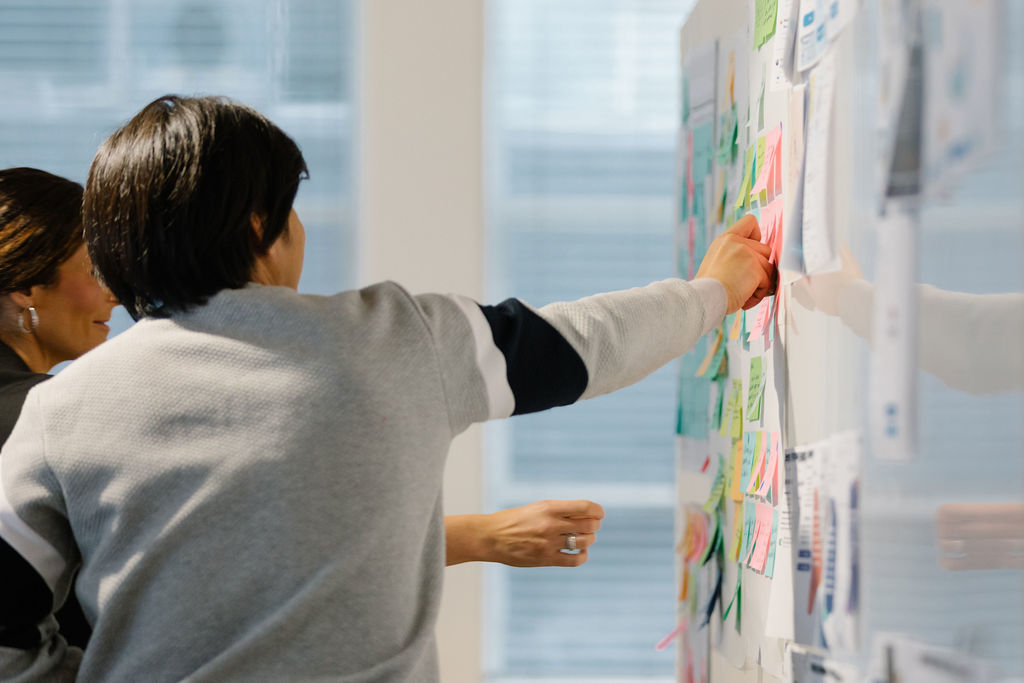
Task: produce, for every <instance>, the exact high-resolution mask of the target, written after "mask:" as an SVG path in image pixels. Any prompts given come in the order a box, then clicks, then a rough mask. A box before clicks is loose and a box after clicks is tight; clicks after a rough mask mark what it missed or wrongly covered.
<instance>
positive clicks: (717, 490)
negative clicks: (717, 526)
mask: <svg viewBox="0 0 1024 683" xmlns="http://www.w3.org/2000/svg"><path fill="white" fill-rule="evenodd" d="M722 460H723V459H722V457H721V456H719V457H718V471H717V472H716V473H715V483H714V484H712V486H711V494H710V495H708V499H707V500H706V501H704V512H706V513H708V514H709V515H710V514H711V513H712V512H714V511H715V508H717V507H718V502H719V501H720V500H722V493H723V492H724V491H725V467H723V465H722Z"/></svg>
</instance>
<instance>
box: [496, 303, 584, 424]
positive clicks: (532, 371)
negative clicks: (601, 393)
mask: <svg viewBox="0 0 1024 683" xmlns="http://www.w3.org/2000/svg"><path fill="white" fill-rule="evenodd" d="M480 309H481V310H482V311H483V314H484V317H485V318H486V319H487V323H488V325H490V327H491V334H493V335H494V343H495V345H496V346H497V347H498V348H499V349H500V350H501V352H502V353H503V354H504V355H505V364H506V370H507V373H508V384H509V386H510V387H511V388H512V395H513V396H514V397H515V410H514V411H513V413H512V414H513V415H523V414H526V413H535V412H537V411H540V410H547V409H548V408H553V407H555V406H564V405H569V404H570V403H575V402H576V401H577V400H578V399H579V397H580V396H582V395H583V392H584V391H585V390H586V388H587V382H588V380H589V377H588V375H587V368H586V366H585V365H584V364H583V359H582V358H580V356H579V354H578V353H576V350H575V349H574V348H573V347H572V345H571V344H569V342H568V341H566V339H565V338H564V337H563V336H562V335H561V334H559V332H558V330H556V329H555V328H554V327H552V326H551V324H550V323H548V322H547V321H546V320H544V319H543V318H541V317H540V316H539V315H537V314H536V313H534V312H533V311H532V310H530V309H529V308H528V307H527V306H526V305H525V304H523V302H521V301H519V300H518V299H506V300H505V301H503V302H501V303H500V304H498V305H497V306H481V307H480Z"/></svg>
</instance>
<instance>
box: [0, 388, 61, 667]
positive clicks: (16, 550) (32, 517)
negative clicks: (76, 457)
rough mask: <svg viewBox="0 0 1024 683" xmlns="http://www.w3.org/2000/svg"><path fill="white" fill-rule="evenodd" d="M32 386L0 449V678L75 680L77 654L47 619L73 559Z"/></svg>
mask: <svg viewBox="0 0 1024 683" xmlns="http://www.w3.org/2000/svg"><path fill="white" fill-rule="evenodd" d="M36 391H37V390H34V391H33V392H32V393H30V394H29V396H28V399H27V400H26V402H25V407H24V409H23V410H22V413H21V417H20V418H19V419H18V422H17V423H16V424H15V427H14V430H13V432H12V433H11V436H10V438H9V439H8V440H7V442H6V443H5V444H4V447H3V451H2V453H0V562H2V563H3V564H2V566H3V573H4V580H3V581H2V582H0V680H4V681H61V680H74V678H75V674H76V672H77V668H78V663H79V660H80V658H81V651H80V650H78V649H77V648H70V647H68V645H67V643H66V642H65V640H64V638H63V637H61V636H60V635H59V634H58V630H57V621H56V619H55V618H54V616H53V613H54V611H55V610H56V608H58V607H59V606H60V605H61V604H62V603H63V602H64V599H65V598H66V596H67V593H68V590H69V588H70V584H71V578H72V576H73V573H74V569H75V567H76V566H77V563H78V554H77V550H75V546H74V541H73V537H72V535H71V529H70V526H69V525H68V522H67V517H66V515H65V514H64V506H63V500H62V497H61V493H60V487H59V485H58V484H57V482H56V480H55V478H54V476H53V473H52V472H51V471H50V470H49V468H48V467H47V466H46V460H45V457H44V455H45V454H44V438H43V427H42V420H41V419H40V414H39V403H38V395H37V393H36Z"/></svg>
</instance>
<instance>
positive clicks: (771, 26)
mask: <svg viewBox="0 0 1024 683" xmlns="http://www.w3.org/2000/svg"><path fill="white" fill-rule="evenodd" d="M778 13H779V0H756V2H755V3H754V49H755V50H759V49H760V48H761V46H762V45H764V44H765V43H767V42H768V39H769V38H771V37H772V36H774V35H775V23H776V20H777V19H778Z"/></svg>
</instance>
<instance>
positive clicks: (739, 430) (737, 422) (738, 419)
mask: <svg viewBox="0 0 1024 683" xmlns="http://www.w3.org/2000/svg"><path fill="white" fill-rule="evenodd" d="M729 436H730V437H732V438H733V439H742V438H743V396H742V389H741V395H740V397H739V401H737V404H736V407H735V408H733V410H732V433H731V434H730V435H729Z"/></svg>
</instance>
